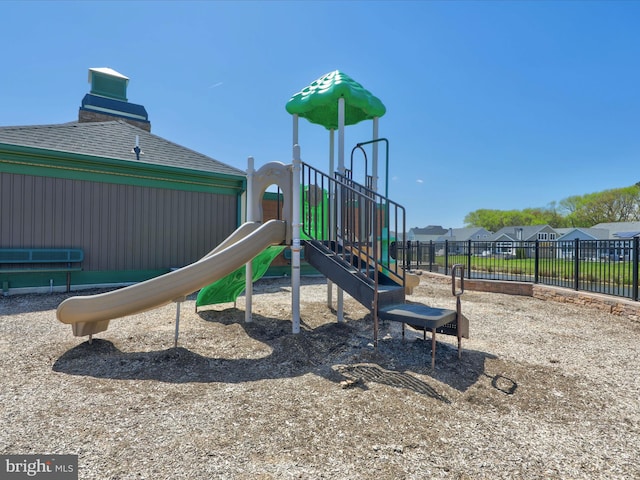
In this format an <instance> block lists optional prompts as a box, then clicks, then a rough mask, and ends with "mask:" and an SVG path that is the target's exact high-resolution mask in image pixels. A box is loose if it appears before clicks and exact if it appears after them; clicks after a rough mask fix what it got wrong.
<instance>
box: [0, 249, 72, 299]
mask: <svg viewBox="0 0 640 480" xmlns="http://www.w3.org/2000/svg"><path fill="white" fill-rule="evenodd" d="M83 260H84V251H83V250H82V249H79V248H0V280H1V281H2V291H3V294H4V295H7V293H8V291H9V276H10V275H18V274H25V273H56V272H65V273H66V274H67V292H69V291H70V290H71V272H78V271H80V270H82V261H83Z"/></svg>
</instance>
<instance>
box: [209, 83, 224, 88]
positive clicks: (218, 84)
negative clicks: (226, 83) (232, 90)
mask: <svg viewBox="0 0 640 480" xmlns="http://www.w3.org/2000/svg"><path fill="white" fill-rule="evenodd" d="M220 85H222V82H217V83H214V84H213V85H209V89H212V88H216V87H219V86H220Z"/></svg>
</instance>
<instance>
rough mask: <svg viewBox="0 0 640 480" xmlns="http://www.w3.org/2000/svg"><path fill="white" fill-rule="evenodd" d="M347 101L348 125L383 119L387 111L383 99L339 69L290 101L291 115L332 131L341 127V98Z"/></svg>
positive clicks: (306, 88) (288, 106) (304, 89)
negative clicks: (377, 118)
mask: <svg viewBox="0 0 640 480" xmlns="http://www.w3.org/2000/svg"><path fill="white" fill-rule="evenodd" d="M340 97H343V98H344V100H345V101H344V105H345V107H344V124H345V125H355V124H356V123H358V122H361V121H362V120H370V119H372V118H375V117H381V116H383V115H384V114H385V112H386V111H387V109H386V108H385V106H384V105H383V104H382V102H381V101H380V99H378V98H377V97H375V96H373V95H372V94H371V92H369V91H368V90H366V89H365V88H364V87H363V86H362V85H360V84H359V83H358V82H356V81H355V80H353V79H352V78H351V77H350V76H349V75H346V74H344V73H342V72H340V71H339V70H335V71H333V72H330V73H327V74H326V75H323V76H322V77H320V78H319V79H318V80H316V81H315V82H312V83H311V85H309V86H308V87H305V88H303V89H302V90H301V91H299V92H298V93H296V94H295V95H294V96H293V97H291V99H290V100H289V101H288V102H287V105H286V108H287V112H289V113H290V114H291V115H294V114H297V115H298V116H299V117H302V118H306V119H307V120H309V121H310V122H311V123H317V124H319V125H322V126H323V127H325V128H327V129H328V130H336V129H337V128H338V98H340Z"/></svg>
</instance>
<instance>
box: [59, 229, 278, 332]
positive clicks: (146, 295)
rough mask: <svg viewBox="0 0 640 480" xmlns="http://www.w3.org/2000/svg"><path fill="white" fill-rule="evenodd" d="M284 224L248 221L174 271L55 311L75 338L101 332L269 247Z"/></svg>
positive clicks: (198, 286) (175, 297)
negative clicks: (197, 258)
mask: <svg viewBox="0 0 640 480" xmlns="http://www.w3.org/2000/svg"><path fill="white" fill-rule="evenodd" d="M286 230H287V226H286V223H285V222H283V221H280V220H269V221H268V222H266V223H265V224H261V223H257V222H247V223H244V224H242V225H241V226H240V227H239V228H238V229H236V231H235V232H233V233H232V234H231V235H229V237H227V238H226V239H225V240H224V241H223V242H222V243H221V244H220V245H218V247H216V248H215V249H214V250H212V251H211V252H209V253H208V254H207V255H205V256H204V257H203V258H201V259H200V260H198V261H197V262H195V263H192V264H191V265H187V266H186V267H183V268H181V269H179V270H175V271H173V272H170V273H167V274H165V275H161V276H160V277H156V278H152V279H150V280H147V281H145V282H141V283H136V284H135V285H131V286H129V287H125V288H122V289H119V290H114V291H112V292H107V293H101V294H98V295H89V296H85V297H71V298H68V299H66V300H65V301H63V302H62V303H61V304H60V305H59V306H58V310H57V312H56V315H57V317H58V320H60V321H61V322H62V323H67V324H71V326H72V328H73V334H74V335H75V336H77V337H82V336H85V335H93V334H94V333H99V332H103V331H105V330H106V329H107V328H108V327H109V320H111V319H114V318H119V317H124V316H126V315H133V314H136V313H139V312H143V311H145V310H150V309H152V308H156V307H160V306H162V305H166V304H167V303H171V302H172V301H175V300H180V299H181V298H183V297H184V296H185V295H189V294H191V293H193V292H195V291H196V290H199V289H201V288H203V287H205V286H207V285H209V284H211V283H213V282H215V281H216V280H219V279H220V278H222V277H224V276H226V275H228V274H230V273H231V272H233V271H234V270H236V269H237V268H239V267H241V266H242V265H244V264H245V263H247V262H249V261H250V260H251V259H253V257H255V256H256V255H258V254H259V253H260V252H261V251H263V250H264V249H265V248H267V247H269V246H270V245H278V244H281V243H282V242H284V241H285V238H286Z"/></svg>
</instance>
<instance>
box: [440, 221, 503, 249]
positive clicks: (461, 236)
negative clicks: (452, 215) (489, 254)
mask: <svg viewBox="0 0 640 480" xmlns="http://www.w3.org/2000/svg"><path fill="white" fill-rule="evenodd" d="M490 236H491V232H490V231H489V230H487V229H485V228H482V227H467V228H450V229H449V230H448V231H447V233H446V234H445V235H442V236H440V237H438V238H437V239H436V241H437V242H444V241H449V242H454V243H452V245H451V246H450V247H449V253H453V254H465V255H466V254H467V253H468V252H467V250H468V248H467V247H468V244H467V243H465V242H468V241H469V240H471V242H472V244H471V254H472V255H478V254H481V253H482V252H483V251H486V250H487V247H486V245H484V244H481V243H478V242H482V241H483V240H486V239H487V238H489V237H490Z"/></svg>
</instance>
